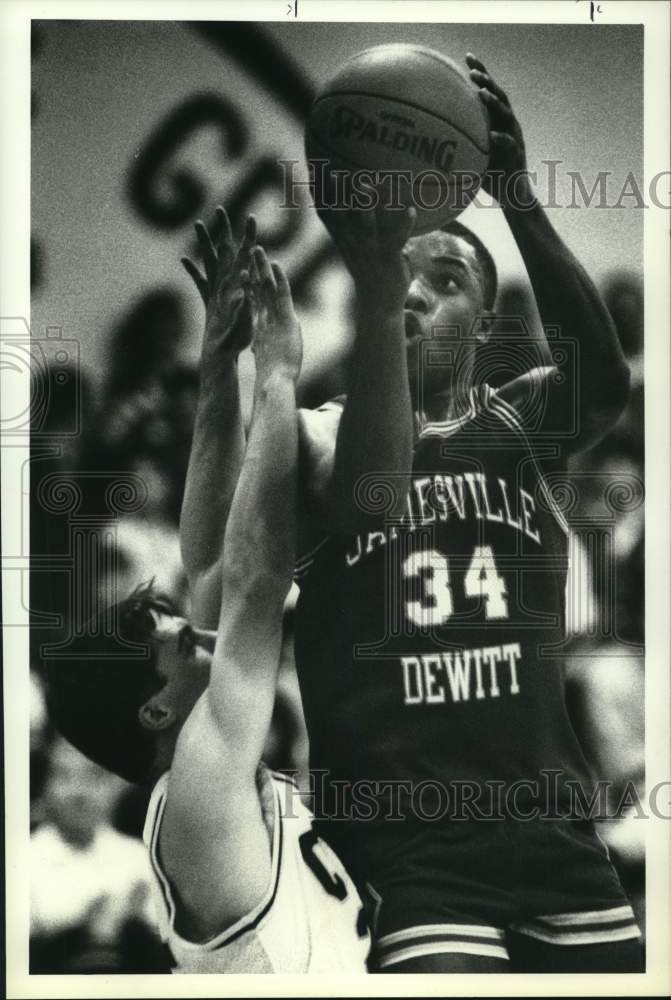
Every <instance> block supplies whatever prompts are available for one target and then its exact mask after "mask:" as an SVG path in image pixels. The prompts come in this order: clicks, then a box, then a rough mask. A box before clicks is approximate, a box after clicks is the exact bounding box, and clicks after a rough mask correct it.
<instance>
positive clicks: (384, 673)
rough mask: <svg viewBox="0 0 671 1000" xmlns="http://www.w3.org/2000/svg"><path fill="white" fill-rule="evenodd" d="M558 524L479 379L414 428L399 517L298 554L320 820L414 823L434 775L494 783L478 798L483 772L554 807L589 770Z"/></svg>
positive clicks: (520, 444) (508, 409) (509, 420)
mask: <svg viewBox="0 0 671 1000" xmlns="http://www.w3.org/2000/svg"><path fill="white" fill-rule="evenodd" d="M383 496H384V491H381V490H376V489H375V484H374V482H371V484H370V489H369V490H368V491H366V489H365V488H364V489H362V490H361V498H362V502H364V503H366V502H368V503H370V504H374V503H375V502H379V500H380V498H381V497H382V498H383ZM567 534H568V527H567V525H566V522H565V520H564V518H563V516H562V513H561V511H560V510H559V509H558V507H557V504H556V503H555V502H554V499H553V497H552V496H551V494H550V492H549V489H548V487H547V485H546V483H545V480H544V478H543V475H542V473H541V469H540V468H539V465H538V462H537V459H536V457H535V455H534V453H533V450H532V448H531V447H530V444H529V441H528V439H527V437H526V434H525V432H524V430H523V428H522V424H521V422H520V419H519V416H518V414H517V413H516V411H515V410H514V409H513V407H512V406H510V404H508V403H507V402H505V401H503V400H501V399H500V398H499V397H498V395H497V394H496V393H495V392H493V391H492V390H491V389H489V388H488V387H481V388H480V389H478V390H477V391H476V390H474V391H473V392H472V394H471V411H470V413H468V414H466V415H465V416H464V417H462V418H460V419H459V420H453V421H445V422H443V423H433V424H426V425H425V426H424V428H423V430H422V432H421V434H420V436H419V439H418V441H417V444H416V448H415V458H414V468H413V476H412V481H411V488H410V490H409V493H408V497H407V506H406V510H405V512H404V514H403V517H402V518H397V519H396V520H395V521H390V520H389V518H388V517H386V518H385V516H384V515H381V516H380V522H379V526H378V525H377V524H373V526H372V528H371V529H370V530H369V531H367V532H366V533H365V534H360V535H357V536H353V537H352V536H349V537H336V536H329V537H328V538H326V539H325V540H324V541H323V542H322V544H321V545H320V546H318V548H317V549H316V551H314V552H313V553H312V554H311V555H310V556H308V557H306V558H304V559H302V560H301V561H300V562H299V564H298V570H299V572H298V577H299V584H300V588H301V590H300V597H299V600H298V606H297V622H296V661H297V667H298V672H299V680H300V685H301V692H302V698H303V705H304V710H305V715H306V721H307V727H308V732H309V736H310V747H311V768H312V769H313V770H314V771H316V772H317V774H316V777H315V794H316V800H315V811H316V813H317V815H318V816H329V815H330V816H333V815H349V816H352V815H354V818H360V819H365V820H375V819H379V820H385V819H389V818H391V815H393V814H394V811H398V810H400V813H401V814H404V815H408V816H409V815H410V814H411V812H410V810H411V808H412V814H416V812H417V804H418V801H419V800H418V798H417V797H416V796H417V795H418V794H419V792H422V799H421V806H422V809H423V812H424V813H426V814H427V817H430V813H431V810H434V811H435V812H436V814H437V815H438V814H439V810H440V809H442V805H443V804H444V796H443V795H442V793H437V792H436V789H435V783H440V784H442V785H443V786H445V785H449V784H452V785H454V783H465V782H473V783H476V784H477V786H478V787H480V786H482V783H483V782H489V783H490V784H489V785H488V786H487V787H486V789H485V790H484V793H483V794H484V796H485V798H483V799H482V801H481V805H482V807H483V808H485V807H486V805H487V800H488V799H489V800H491V797H492V795H493V794H498V793H496V786H495V785H492V784H491V783H492V782H499V783H501V784H502V786H503V787H504V790H507V789H510V787H511V786H512V785H513V783H515V782H520V783H522V784H520V786H519V794H518V795H517V797H516V800H515V801H516V804H517V805H519V806H520V807H521V803H523V802H524V803H526V804H531V803H540V804H545V803H546V802H547V801H548V800H549V801H550V802H551V803H552V805H553V806H554V805H559V806H560V808H561V806H562V803H563V802H564V801H565V799H566V794H567V792H566V782H567V780H571V779H577V780H579V781H582V780H583V779H584V778H585V775H586V765H585V761H584V758H583V756H582V753H581V750H580V747H579V745H578V742H577V739H576V737H575V734H574V732H573V729H572V727H571V724H570V721H569V718H568V715H567V712H566V708H565V702H564V692H563V682H562V673H561V653H562V648H563V642H564V604H565V593H564V592H565V584H566V573H567V548H568V545H567ZM542 772H545V773H544V774H543V773H542ZM551 772H560V773H558V774H557V773H551ZM399 782H405V783H407V782H409V783H410V784H411V786H412V789H413V791H412V795H409V794H406V792H407V786H406V787H403V786H401V785H399V784H398V783H399ZM422 783H425V784H424V785H423V786H422ZM418 789H419V792H418ZM557 790H558V791H557ZM449 791H450V790H449V789H448V792H449ZM412 796H415V798H414V802H413V804H412V807H411V804H410V803H411V797H412ZM453 804H454V801H453V796H452V801H451V803H450V805H451V807H452V806H453ZM390 810H391V814H390ZM440 815H442V813H440ZM448 815H449V814H448Z"/></svg>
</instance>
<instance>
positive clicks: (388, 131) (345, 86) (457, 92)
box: [305, 44, 489, 233]
mask: <svg viewBox="0 0 671 1000" xmlns="http://www.w3.org/2000/svg"><path fill="white" fill-rule="evenodd" d="M305 148H306V154H307V159H308V163H309V164H311V170H312V171H314V173H313V177H314V191H315V204H316V207H317V210H318V211H320V210H328V209H330V208H338V207H352V204H353V203H354V206H355V207H362V208H366V207H372V206H371V205H369V204H367V203H366V199H367V198H369V197H370V187H371V184H370V174H371V172H373V173H374V174H376V175H378V177H377V181H378V183H377V185H376V189H379V187H380V184H379V180H380V177H383V178H384V183H383V185H382V189H383V192H384V197H385V198H387V199H388V206H389V207H390V208H393V207H394V205H395V206H396V207H400V206H401V205H406V206H410V205H414V206H415V208H416V209H417V221H416V224H415V228H414V232H415V233H426V232H430V231H431V230H433V229H438V228H440V227H441V226H443V225H446V224H447V223H448V222H450V221H451V220H452V219H454V218H455V217H456V216H457V215H459V214H460V213H461V212H462V211H463V210H464V209H465V208H466V207H467V205H468V204H470V202H471V201H472V200H473V198H474V197H475V194H476V192H477V190H478V188H479V186H480V183H481V180H482V175H483V173H484V171H485V170H486V169H487V164H488V160H489V124H488V121H487V116H486V112H485V109H484V108H483V105H482V102H481V100H480V97H479V94H478V88H477V86H476V84H475V83H474V82H473V81H472V80H471V79H469V78H468V76H467V75H466V72H465V71H462V70H461V69H460V68H459V67H458V66H457V65H456V63H454V62H452V60H451V59H448V58H447V57H446V56H444V55H442V54H441V53H439V52H434V51H433V50H432V49H427V48H424V47H422V46H420V45H406V44H394V45H378V46H375V48H372V49H366V50H365V51H364V52H360V53H358V54H357V55H355V56H352V58H351V59H348V60H347V62H345V63H344V64H343V65H342V66H341V67H340V69H339V70H338V71H337V73H336V74H335V75H334V76H332V77H331V79H330V80H328V81H327V83H325V84H324V86H323V87H322V88H321V90H320V91H319V93H318V94H317V96H316V98H315V100H314V103H313V105H312V108H311V111H310V115H309V118H308V122H307V126H306V133H305ZM324 161H326V162H324Z"/></svg>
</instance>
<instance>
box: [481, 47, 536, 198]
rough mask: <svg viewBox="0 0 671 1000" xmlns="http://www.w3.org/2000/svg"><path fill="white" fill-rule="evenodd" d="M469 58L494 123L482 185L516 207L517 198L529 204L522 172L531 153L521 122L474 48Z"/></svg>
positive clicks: (496, 196)
mask: <svg viewBox="0 0 671 1000" xmlns="http://www.w3.org/2000/svg"><path fill="white" fill-rule="evenodd" d="M466 62H467V64H468V67H469V69H470V77H471V80H472V81H473V82H474V83H475V84H476V85H477V86H478V87H479V88H480V99H481V100H482V103H483V104H484V106H485V108H486V109H487V115H488V118H489V123H490V133H489V139H490V143H491V155H490V159H489V170H488V172H487V173H486V174H485V176H484V178H483V181H482V187H483V188H484V190H485V191H486V192H487V193H488V194H490V195H491V196H492V197H493V198H496V199H497V201H499V202H501V203H502V204H503V205H505V206H511V207H515V202H516V201H518V202H519V203H520V204H524V203H526V204H528V199H527V198H526V194H527V191H528V188H529V180H528V178H527V177H526V176H522V174H523V172H525V171H526V169H527V157H526V151H525V148H524V136H523V134H522V128H521V126H520V123H519V122H518V120H517V118H516V117H515V114H514V112H513V109H512V108H511V106H510V101H509V100H508V97H507V95H506V92H505V91H504V90H503V89H502V88H501V87H499V85H498V84H497V83H496V82H495V80H494V79H493V78H492V76H491V75H490V74H489V73H488V71H487V68H486V66H485V64H484V63H483V62H481V61H480V60H479V59H477V58H476V57H475V56H474V55H473V54H472V52H468V53H467V54H466ZM514 174H519V175H520V176H519V179H518V181H514V180H511V177H512V175H514Z"/></svg>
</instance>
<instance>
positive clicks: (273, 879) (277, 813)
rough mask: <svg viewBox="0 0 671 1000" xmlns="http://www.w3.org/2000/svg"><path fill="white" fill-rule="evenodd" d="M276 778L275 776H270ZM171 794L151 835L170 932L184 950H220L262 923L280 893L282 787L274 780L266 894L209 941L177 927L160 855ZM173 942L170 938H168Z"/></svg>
mask: <svg viewBox="0 0 671 1000" xmlns="http://www.w3.org/2000/svg"><path fill="white" fill-rule="evenodd" d="M270 780H272V778H271V779H270ZM166 801H167V797H166V794H165V791H164V792H163V796H162V798H161V800H160V802H159V803H158V806H157V809H156V817H155V820H154V826H153V830H152V835H151V844H150V848H149V857H150V861H151V866H152V868H153V870H154V873H155V874H156V878H157V880H158V883H159V886H160V889H161V894H162V896H163V899H164V901H165V904H166V908H167V910H168V916H169V923H170V933H171V935H174V938H175V939H176V941H177V943H178V944H179V947H180V948H181V949H183V950H185V951H186V950H188V951H216V950H217V949H219V948H222V947H224V946H225V945H229V944H232V942H233V941H237V939H238V938H240V937H242V935H243V934H246V933H247V932H248V931H251V930H254V929H255V928H256V927H258V925H259V924H260V923H261V921H262V920H263V918H264V917H265V916H266V915H267V913H268V912H269V911H270V909H271V908H272V905H273V903H274V902H275V897H276V896H277V890H278V886H279V882H280V872H281V867H282V850H283V840H284V836H283V834H284V831H283V828H282V810H281V806H280V798H279V791H278V789H277V787H276V786H275V783H274V782H273V804H274V823H273V843H272V848H271V875H270V884H269V887H268V890H267V892H266V894H265V895H264V897H263V898H262V899H261V901H260V903H258V904H257V905H256V906H255V907H254V908H253V909H252V910H250V911H249V913H246V914H245V915H244V916H243V917H240V919H239V920H236V922H235V923H234V924H231V926H230V927H227V928H226V929H225V930H224V931H222V932H221V933H220V934H216V935H215V936H214V937H211V938H209V939H208V940H206V941H189V940H187V939H186V938H183V937H182V936H181V935H180V934H179V933H178V932H177V931H176V930H175V915H176V907H175V902H174V900H173V896H172V889H171V887H170V883H169V881H168V879H167V877H166V875H165V873H164V872H163V870H162V868H161V864H160V861H159V858H158V836H159V832H160V829H161V822H162V820H163V813H164V811H165V805H166ZM168 943H170V942H168Z"/></svg>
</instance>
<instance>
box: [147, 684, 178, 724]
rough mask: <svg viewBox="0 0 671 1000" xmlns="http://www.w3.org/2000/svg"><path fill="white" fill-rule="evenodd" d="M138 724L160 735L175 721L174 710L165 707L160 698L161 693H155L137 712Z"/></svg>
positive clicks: (167, 706) (168, 706)
mask: <svg viewBox="0 0 671 1000" xmlns="http://www.w3.org/2000/svg"><path fill="white" fill-rule="evenodd" d="M138 718H139V720H140V724H141V725H142V726H143V727H144V728H145V729H148V730H149V731H150V732H152V733H160V732H163V730H165V729H169V728H170V726H171V725H172V724H173V722H174V721H175V718H176V715H175V710H174V709H173V708H172V707H171V706H170V705H167V704H166V703H165V702H164V700H163V698H162V691H157V692H156V694H154V695H152V696H151V698H150V699H149V700H148V701H146V702H145V703H144V705H143V706H142V708H141V709H140V711H139V712H138Z"/></svg>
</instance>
